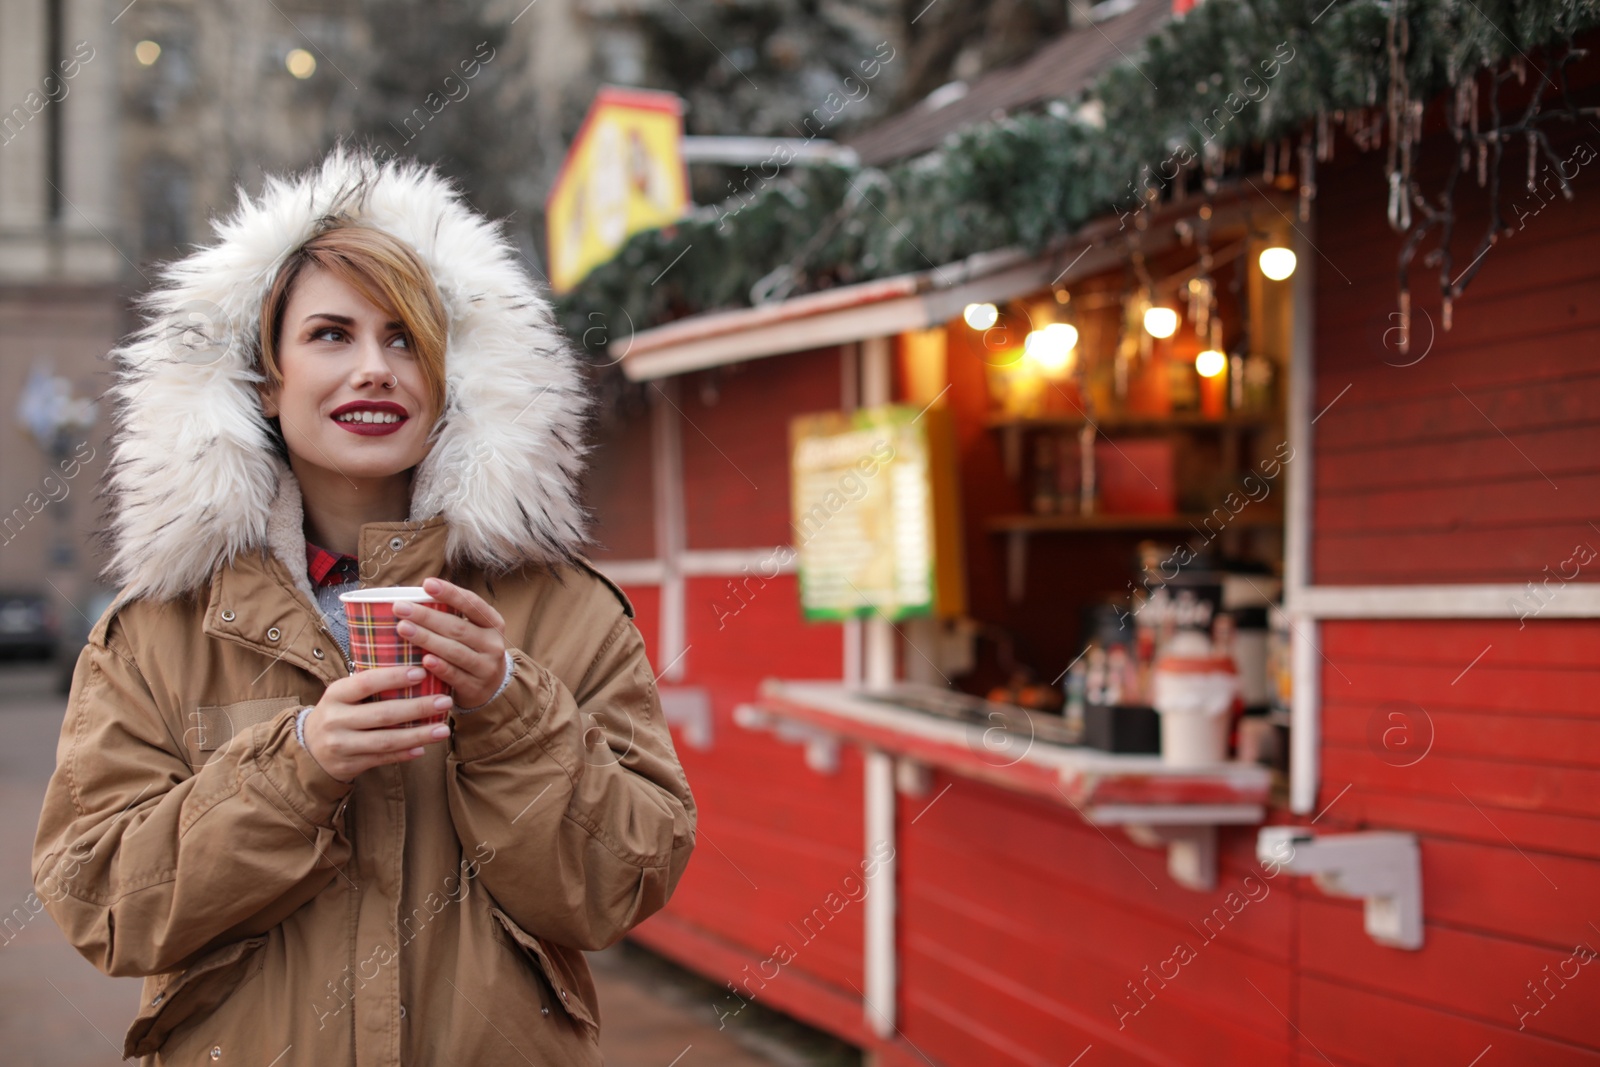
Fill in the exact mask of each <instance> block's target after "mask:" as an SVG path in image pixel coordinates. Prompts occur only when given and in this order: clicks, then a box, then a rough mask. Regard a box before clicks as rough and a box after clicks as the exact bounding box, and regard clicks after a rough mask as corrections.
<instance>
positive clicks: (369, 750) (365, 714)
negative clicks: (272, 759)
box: [305, 666, 450, 782]
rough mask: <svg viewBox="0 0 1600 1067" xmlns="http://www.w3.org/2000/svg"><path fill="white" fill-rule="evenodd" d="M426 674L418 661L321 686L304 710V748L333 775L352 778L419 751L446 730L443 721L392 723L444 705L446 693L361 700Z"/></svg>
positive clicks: (447, 703) (434, 712)
mask: <svg viewBox="0 0 1600 1067" xmlns="http://www.w3.org/2000/svg"><path fill="white" fill-rule="evenodd" d="M425 677H427V672H426V671H425V670H423V669H422V668H421V667H404V666H402V667H379V668H377V669H375V670H370V671H357V672H356V673H355V674H352V675H350V676H349V677H348V678H340V679H339V680H338V681H336V682H334V683H333V684H332V685H330V686H328V688H327V689H325V690H323V692H322V699H321V700H319V701H318V702H317V706H316V708H315V710H313V711H312V712H311V714H309V715H307V716H306V722H305V736H306V748H307V749H308V750H309V751H310V752H311V755H312V757H313V758H314V759H315V760H316V761H317V763H318V764H320V765H321V767H322V769H323V770H325V771H327V772H328V773H329V774H330V775H332V776H333V777H334V778H337V779H338V780H339V781H341V782H353V781H355V779H356V775H358V774H360V773H361V772H362V771H365V770H370V769H372V768H373V767H380V766H382V765H383V764H385V763H404V762H405V761H407V760H412V759H416V758H417V757H418V756H420V755H422V753H423V750H424V749H423V746H425V745H431V744H433V743H434V742H437V741H442V740H444V739H445V738H447V737H449V736H450V724H449V723H448V722H441V723H434V724H430V725H426V726H412V727H406V728H404V729H396V727H398V726H400V725H401V724H402V723H408V722H412V721H414V720H416V719H425V718H427V717H429V716H431V715H437V714H439V713H440V712H442V711H449V710H450V698H449V697H447V696H427V697H406V698H405V699H402V700H375V701H373V702H372V703H370V704H364V703H362V701H364V700H366V699H367V697H370V696H372V695H374V694H376V693H380V692H382V691H383V690H385V689H404V688H405V687H406V686H408V685H415V684H416V683H417V682H420V681H422V679H423V678H425Z"/></svg>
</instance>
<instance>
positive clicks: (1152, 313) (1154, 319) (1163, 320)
mask: <svg viewBox="0 0 1600 1067" xmlns="http://www.w3.org/2000/svg"><path fill="white" fill-rule="evenodd" d="M1144 329H1145V332H1146V333H1148V334H1149V335H1150V336H1151V337H1171V336H1172V335H1173V334H1175V333H1177V332H1178V313H1177V312H1176V311H1173V310H1172V309H1171V308H1163V307H1153V308H1150V309H1149V310H1148V311H1146V312H1145V313H1144Z"/></svg>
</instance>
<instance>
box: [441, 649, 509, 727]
mask: <svg viewBox="0 0 1600 1067" xmlns="http://www.w3.org/2000/svg"><path fill="white" fill-rule="evenodd" d="M516 669H517V663H516V660H515V659H514V658H512V655H511V650H510V649H509V648H508V649H506V669H505V672H504V673H503V674H501V675H500V688H498V689H496V690H495V691H494V692H493V693H492V694H490V696H489V699H488V700H485V701H484V702H483V703H482V704H474V705H473V706H472V707H470V708H463V707H462V706H461V705H459V704H457V705H456V708H455V710H456V711H459V712H464V713H468V714H470V713H472V712H474V711H482V710H483V709H484V708H486V707H488V706H489V705H490V704H493V703H494V702H495V701H496V700H499V699H500V695H501V694H502V693H504V692H505V691H506V686H508V685H510V684H511V676H512V674H514V673H515V672H516Z"/></svg>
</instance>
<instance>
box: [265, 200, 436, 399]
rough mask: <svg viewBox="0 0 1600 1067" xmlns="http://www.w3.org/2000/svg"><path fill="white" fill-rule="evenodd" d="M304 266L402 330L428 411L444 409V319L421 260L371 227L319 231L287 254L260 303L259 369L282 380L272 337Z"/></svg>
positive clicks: (275, 339)
mask: <svg viewBox="0 0 1600 1067" xmlns="http://www.w3.org/2000/svg"><path fill="white" fill-rule="evenodd" d="M308 268H321V269H322V270H326V271H328V272H330V273H331V274H333V275H335V276H336V277H338V278H339V279H340V280H342V281H344V282H346V283H348V284H349V285H351V286H353V287H354V288H355V289H356V291H357V292H359V293H360V294H361V295H362V296H364V297H365V298H366V299H367V300H369V301H371V302H372V304H373V305H374V306H375V307H377V308H379V309H380V310H382V311H383V312H384V313H385V314H388V315H393V316H394V317H395V318H396V319H397V320H399V322H400V325H401V327H402V328H403V329H404V330H405V335H406V344H407V346H409V348H410V350H411V354H412V355H413V356H414V357H415V358H416V360H417V362H418V364H419V365H420V367H421V369H422V377H423V381H424V382H426V383H427V387H428V396H429V398H430V399H431V400H432V401H433V406H434V411H435V412H437V413H438V414H439V415H443V414H444V402H445V366H444V363H445V350H446V348H447V347H448V344H449V333H450V322H449V317H448V316H447V315H446V314H445V310H444V301H443V300H441V299H440V298H439V289H438V287H437V286H436V285H434V284H433V276H432V275H431V274H429V272H428V266H427V264H425V263H423V262H422V257H421V256H419V255H417V253H416V251H415V250H414V249H413V248H411V246H410V245H408V244H406V243H405V242H404V241H402V240H400V239H399V238H398V237H395V236H393V235H392V234H389V233H385V232H384V231H383V230H378V229H374V228H372V227H370V226H355V225H346V226H336V227H334V228H332V229H328V230H324V231H322V232H321V233H319V234H317V235H316V236H315V237H313V238H311V240H309V241H307V242H306V243H305V244H303V245H301V246H300V247H299V248H297V249H295V250H294V251H293V252H292V253H290V254H289V258H288V259H287V260H285V261H284V264H283V266H282V267H281V268H279V270H278V275H277V277H275V278H274V279H273V280H272V285H271V286H270V287H269V288H268V289H267V292H266V295H265V296H264V297H262V300H261V348H260V352H259V359H260V369H261V370H262V372H263V373H265V374H266V376H267V380H268V381H269V382H271V383H272V384H273V385H281V384H283V372H282V370H281V369H280V368H279V366H278V342H279V341H280V339H281V338H282V334H283V313H284V309H285V308H286V307H288V305H289V294H290V293H291V292H292V291H293V290H294V283H295V282H296V281H298V280H299V278H300V275H301V274H303V273H304V272H305V271H306V270H307V269H308Z"/></svg>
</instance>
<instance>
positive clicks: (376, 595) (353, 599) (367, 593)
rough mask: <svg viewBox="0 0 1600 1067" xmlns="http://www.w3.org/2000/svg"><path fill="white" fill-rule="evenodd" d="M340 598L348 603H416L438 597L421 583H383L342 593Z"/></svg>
mask: <svg viewBox="0 0 1600 1067" xmlns="http://www.w3.org/2000/svg"><path fill="white" fill-rule="evenodd" d="M339 599H340V600H341V601H343V602H344V603H346V604H394V603H399V602H401V601H404V602H407V603H412V604H416V603H421V602H423V601H430V600H435V599H437V598H436V597H434V596H433V594H431V593H429V592H428V591H427V590H426V589H424V588H422V586H420V585H383V586H378V587H376V588H373V589H353V590H351V591H350V592H348V593H340V594H339Z"/></svg>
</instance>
